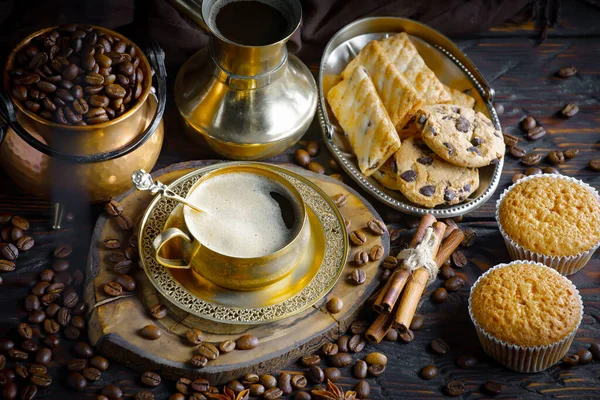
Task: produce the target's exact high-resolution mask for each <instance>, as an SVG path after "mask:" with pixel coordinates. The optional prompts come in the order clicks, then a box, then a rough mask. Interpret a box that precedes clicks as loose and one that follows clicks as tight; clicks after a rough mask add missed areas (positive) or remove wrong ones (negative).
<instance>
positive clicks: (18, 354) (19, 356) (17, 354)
mask: <svg viewBox="0 0 600 400" xmlns="http://www.w3.org/2000/svg"><path fill="white" fill-rule="evenodd" d="M8 355H9V356H10V358H12V359H15V360H27V359H28V358H29V354H27V353H25V352H24V351H21V350H17V349H10V350H9V351H8Z"/></svg>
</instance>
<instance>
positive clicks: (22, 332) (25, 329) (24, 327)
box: [17, 322, 33, 339]
mask: <svg viewBox="0 0 600 400" xmlns="http://www.w3.org/2000/svg"><path fill="white" fill-rule="evenodd" d="M17 333H18V334H19V336H21V337H22V338H25V339H31V338H32V336H33V330H32V329H31V326H29V325H28V324H26V323H25V322H21V323H20V324H19V325H18V326H17Z"/></svg>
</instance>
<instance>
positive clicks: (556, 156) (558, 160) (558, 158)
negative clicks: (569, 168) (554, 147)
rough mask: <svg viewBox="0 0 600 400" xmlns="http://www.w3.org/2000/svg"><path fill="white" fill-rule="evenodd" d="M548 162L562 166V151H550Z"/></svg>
mask: <svg viewBox="0 0 600 400" xmlns="http://www.w3.org/2000/svg"><path fill="white" fill-rule="evenodd" d="M548 160H549V161H550V162H551V163H552V164H554V165H558V164H562V163H564V162H565V155H564V154H563V152H562V151H551V152H550V153H549V154H548Z"/></svg>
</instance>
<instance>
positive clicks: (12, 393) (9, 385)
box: [2, 380, 19, 400]
mask: <svg viewBox="0 0 600 400" xmlns="http://www.w3.org/2000/svg"><path fill="white" fill-rule="evenodd" d="M18 393H19V388H18V387H17V384H16V383H14V382H13V381H12V380H9V381H7V382H6V384H4V386H3V387H2V398H3V399H6V400H15V399H16V398H17V394H18Z"/></svg>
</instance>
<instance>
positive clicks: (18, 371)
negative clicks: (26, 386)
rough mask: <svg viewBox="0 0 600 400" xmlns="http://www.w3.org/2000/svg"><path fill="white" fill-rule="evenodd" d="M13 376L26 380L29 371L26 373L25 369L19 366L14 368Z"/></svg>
mask: <svg viewBox="0 0 600 400" xmlns="http://www.w3.org/2000/svg"><path fill="white" fill-rule="evenodd" d="M15 375H17V376H18V377H20V378H23V379H27V377H29V371H27V367H26V366H24V365H22V364H19V365H16V366H15Z"/></svg>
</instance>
